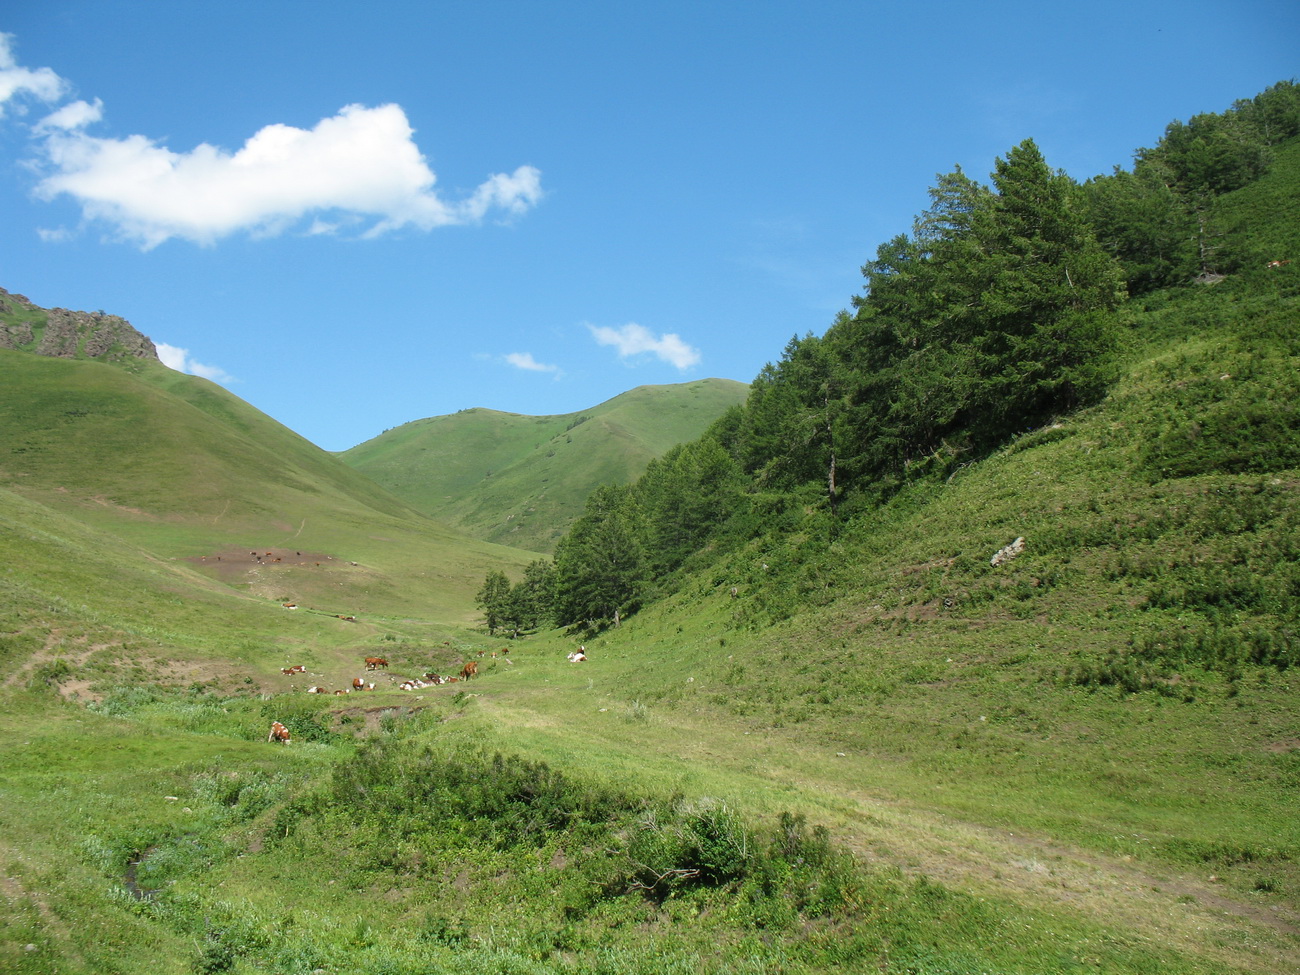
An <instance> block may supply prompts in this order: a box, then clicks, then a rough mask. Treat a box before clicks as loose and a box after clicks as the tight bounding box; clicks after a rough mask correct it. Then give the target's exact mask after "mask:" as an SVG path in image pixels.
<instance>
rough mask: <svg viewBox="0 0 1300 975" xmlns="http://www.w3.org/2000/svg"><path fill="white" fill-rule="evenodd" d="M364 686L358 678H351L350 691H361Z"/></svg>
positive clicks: (363, 682)
mask: <svg viewBox="0 0 1300 975" xmlns="http://www.w3.org/2000/svg"><path fill="white" fill-rule="evenodd" d="M365 686H366V682H365V681H363V680H362V679H361V678H360V677H353V678H352V689H353V690H354V691H359V690H361V689H362V688H363V687H365Z"/></svg>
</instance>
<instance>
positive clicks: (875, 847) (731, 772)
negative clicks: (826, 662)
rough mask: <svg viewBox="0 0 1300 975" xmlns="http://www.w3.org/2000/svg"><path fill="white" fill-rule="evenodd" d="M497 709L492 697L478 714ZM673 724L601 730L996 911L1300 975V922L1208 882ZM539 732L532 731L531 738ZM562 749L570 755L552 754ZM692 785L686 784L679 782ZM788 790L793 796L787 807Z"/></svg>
mask: <svg viewBox="0 0 1300 975" xmlns="http://www.w3.org/2000/svg"><path fill="white" fill-rule="evenodd" d="M482 703H483V706H485V707H488V708H492V707H493V702H492V701H491V699H490V695H488V697H487V698H486V699H485V700H484V701H483V702H482ZM521 703H522V702H520V701H518V700H517V699H515V700H512V701H511V702H510V705H509V709H508V710H507V709H501V710H500V711H498V710H496V709H493V711H492V714H493V717H494V718H499V719H500V720H501V721H503V722H504V723H505V724H518V723H520V722H521V721H522V722H523V723H526V724H529V725H530V726H532V727H534V728H535V729H536V730H538V731H541V732H543V733H544V734H545V736H546V737H552V736H554V737H556V738H558V739H563V740H564V742H565V744H566V745H572V744H573V742H572V741H570V740H569V739H570V738H571V737H573V738H575V739H576V738H581V737H583V736H585V735H589V734H591V730H590V729H587V730H585V731H583V732H571V731H570V729H569V728H568V727H566V726H565V725H564V724H562V723H561V724H557V723H556V722H555V721H554V720H553V718H552V717H551V716H550V715H547V714H544V713H540V712H524V711H521V710H519V708H520V704H521ZM682 718H683V716H682V715H681V714H678V713H675V714H673V715H672V719H671V720H672V721H673V723H674V724H675V725H676V727H675V728H674V729H673V731H672V733H665V732H664V731H663V729H659V728H656V730H655V733H654V734H651V735H647V734H644V733H641V732H638V731H637V728H636V726H635V725H634V724H630V723H627V722H623V721H611V722H609V723H608V724H606V725H603V726H602V727H601V732H600V733H601V738H602V740H603V741H604V742H605V743H606V745H607V746H608V745H613V746H614V747H615V748H618V749H620V750H624V749H625V750H626V753H627V755H628V759H629V764H630V765H631V764H635V763H636V762H645V761H646V760H647V759H651V752H650V750H651V749H654V750H655V754H654V756H653V759H652V760H653V761H654V762H655V763H658V764H659V765H661V767H662V766H671V765H672V764H673V763H674V762H678V763H680V764H681V766H682V768H683V773H682V778H683V780H686V779H689V778H690V777H696V778H699V777H701V776H707V781H708V782H709V784H710V787H716V786H718V785H719V784H722V783H723V782H726V783H727V785H728V788H729V790H730V791H732V792H734V793H735V794H738V795H754V796H758V797H761V799H762V801H763V802H766V803H767V804H768V805H769V808H777V809H779V808H783V807H784V808H790V807H791V806H795V805H798V806H800V807H801V808H802V807H803V806H804V805H805V804H807V805H811V806H813V807H815V808H817V809H819V810H821V812H820V814H818V815H816V816H814V814H813V813H809V819H820V820H821V821H822V822H823V823H824V824H825V825H827V826H828V827H829V828H830V829H831V831H832V835H833V836H834V837H835V838H836V839H837V840H838V841H839V842H841V843H844V844H846V845H847V846H848V847H849V848H850V849H852V850H853V851H854V853H855V854H857V855H858V856H859V857H860V858H861V859H863V860H864V861H867V862H870V863H877V864H882V865H889V866H893V867H897V868H899V869H900V870H902V871H903V872H904V873H905V874H908V875H912V876H925V877H927V878H929V879H931V880H934V881H936V882H938V883H941V884H943V885H944V886H946V887H948V888H950V889H953V890H958V891H963V892H965V893H967V894H970V895H972V896H980V897H996V898H999V899H1003V900H1007V901H1010V902H1013V903H1015V904H1018V905H1020V906H1022V907H1024V908H1026V909H1028V910H1032V911H1035V912H1040V913H1042V912H1046V913H1047V914H1049V915H1054V914H1056V913H1058V912H1060V913H1061V914H1062V915H1065V916H1074V917H1079V918H1082V919H1084V920H1086V921H1089V922H1092V923H1096V924H1099V925H1102V926H1104V927H1106V928H1109V929H1110V930H1111V931H1112V932H1116V933H1117V934H1119V935H1122V936H1124V937H1128V938H1131V939H1132V940H1133V941H1134V942H1138V943H1144V944H1147V945H1149V946H1150V947H1151V948H1153V949H1156V950H1173V951H1176V952H1178V953H1181V954H1184V955H1187V956H1190V957H1202V958H1207V959H1212V960H1213V961H1215V962H1217V963H1219V964H1222V965H1225V966H1228V967H1234V968H1238V969H1241V970H1243V971H1251V972H1259V973H1261V975H1277V973H1282V972H1300V916H1298V915H1297V913H1296V912H1295V911H1294V910H1293V909H1288V908H1287V907H1285V906H1276V905H1274V904H1268V903H1251V902H1250V901H1248V900H1246V899H1244V898H1243V896H1241V895H1240V894H1237V893H1236V892H1234V891H1230V890H1228V889H1226V888H1225V887H1223V886H1220V885H1218V884H1216V883H1214V882H1212V881H1211V880H1210V879H1209V876H1208V874H1207V875H1206V876H1200V877H1198V876H1196V875H1193V874H1191V873H1188V872H1186V871H1181V870H1179V869H1178V868H1176V867H1174V866H1172V865H1165V864H1160V863H1150V862H1138V861H1135V860H1133V859H1131V858H1127V857H1116V856H1107V855H1105V854H1102V853H1098V852H1096V851H1092V850H1086V849H1082V848H1079V847H1077V846H1074V845H1072V844H1068V843H1063V842H1061V841H1059V840H1056V839H1054V838H1052V837H1049V836H1044V835H1035V834H1030V833H1024V832H1020V831H1017V832H1011V831H1008V830H1005V829H997V828H994V827H990V826H987V825H983V824H979V823H974V822H970V821H966V820H963V819H959V818H956V817H954V816H951V815H948V814H945V813H943V812H940V811H937V810H935V809H931V808H925V807H923V806H920V805H919V804H917V803H916V802H915V801H913V800H909V799H908V798H906V797H902V796H899V795H894V794H891V793H889V792H888V791H886V790H884V789H881V790H880V791H877V792H870V791H866V790H864V789H862V788H861V786H860V785H858V784H855V783H862V782H864V781H865V782H870V781H873V779H874V778H875V776H873V774H872V767H871V765H870V760H869V759H866V758H863V759H855V758H848V757H834V756H832V757H831V758H830V759H829V760H828V756H827V755H826V754H825V753H824V752H818V753H815V754H814V753H812V752H804V753H800V752H799V751H798V749H797V747H796V746H795V745H794V744H792V743H791V742H789V741H783V742H782V743H781V745H780V747H779V749H773V748H770V747H769V743H768V740H767V738H766V736H759V735H753V736H747V735H744V734H743V732H737V733H736V734H735V736H734V737H733V736H730V735H726V736H725V740H723V739H722V738H720V737H719V733H718V729H717V727H716V726H715V727H705V726H703V725H701V726H699V727H694V726H692V725H691V724H690V723H689V719H687V720H686V721H684V722H683V721H682V720H681V719H682ZM533 722H536V724H533ZM560 747H561V748H563V747H565V746H564V745H561V746H560ZM688 769H689V770H690V771H687V770H688ZM792 790H793V793H794V794H792Z"/></svg>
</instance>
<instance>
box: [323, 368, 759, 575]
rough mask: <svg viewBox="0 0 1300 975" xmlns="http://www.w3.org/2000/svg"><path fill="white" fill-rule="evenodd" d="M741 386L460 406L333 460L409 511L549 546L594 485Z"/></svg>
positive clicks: (628, 471) (492, 537)
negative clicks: (572, 401)
mask: <svg viewBox="0 0 1300 975" xmlns="http://www.w3.org/2000/svg"><path fill="white" fill-rule="evenodd" d="M746 390H747V387H746V386H745V385H744V384H743V383H738V382H734V381H732V380H728V379H702V380H698V381H696V382H691V383H682V384H680V385H673V386H639V387H637V388H636V389H633V390H630V391H629V392H626V393H623V394H622V395H620V396H616V397H614V398H613V399H611V400H609V401H607V402H605V403H601V404H600V405H598V406H594V407H592V408H591V409H588V410H583V411H581V412H579V413H569V414H564V415H561V416H521V415H519V414H516V413H500V412H497V411H495V410H486V409H473V410H462V411H461V412H459V413H454V414H452V415H450V416H438V417H431V418H429V419H424V420H414V421H412V422H411V423H406V424H403V425H402V426H400V427H396V428H394V429H392V430H388V431H386V432H385V433H383V434H381V435H380V436H378V437H375V438H374V439H373V440H368V441H366V442H365V443H363V444H360V445H358V446H356V447H353V448H352V449H351V450H348V451H345V452H343V453H341V454H339V455H338V456H339V457H340V458H341V459H342V460H343V461H345V462H346V463H348V464H349V465H351V466H352V467H354V468H356V469H357V470H358V471H360V472H362V473H363V474H365V475H367V476H368V477H370V478H372V479H373V480H374V481H375V482H376V483H378V484H382V485H383V486H384V487H385V488H387V489H388V490H389V491H391V492H392V493H393V494H395V495H396V496H398V497H400V498H401V499H402V500H404V501H406V502H407V503H408V504H410V505H411V506H412V507H414V508H416V509H418V510H419V511H422V512H424V513H425V514H427V515H430V516H432V517H434V518H436V519H438V520H439V521H444V522H446V523H448V524H450V525H452V526H454V527H456V528H458V529H460V530H462V531H464V532H467V533H468V534H470V535H473V536H474V537H476V538H482V539H485V540H487V541H493V542H498V543H500V544H503V545H510V546H512V547H514V548H523V549H529V550H531V551H534V552H543V553H549V552H550V551H551V550H552V549H553V548H554V547H555V543H556V541H557V540H558V539H559V538H560V536H561V535H563V534H564V532H565V531H566V530H567V529H568V527H569V525H570V524H571V523H572V522H573V520H574V519H575V518H577V517H578V516H579V515H580V514H582V508H583V503H584V501H585V500H586V498H587V495H588V494H590V493H591V490H592V489H593V488H594V487H596V486H597V485H599V484H605V483H617V484H624V483H627V482H628V481H631V480H633V479H634V478H636V477H637V476H639V475H640V474H641V473H642V472H643V471H644V470H645V467H646V465H647V464H648V463H649V462H650V461H651V460H652V459H654V458H655V457H657V456H659V455H661V454H663V452H664V451H666V450H667V449H668V448H670V447H672V446H673V445H675V444H678V443H682V442H683V441H686V440H693V439H694V438H695V437H698V436H699V435H700V434H701V433H703V432H704V430H705V429H706V428H707V427H708V426H709V424H711V423H712V422H713V421H714V420H716V419H717V418H718V417H719V416H720V415H721V414H722V413H723V412H724V411H725V410H727V408H729V407H731V406H734V405H736V404H738V403H740V402H742V401H743V400H744V397H745V393H746Z"/></svg>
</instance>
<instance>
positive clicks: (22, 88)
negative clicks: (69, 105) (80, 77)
mask: <svg viewBox="0 0 1300 975" xmlns="http://www.w3.org/2000/svg"><path fill="white" fill-rule="evenodd" d="M13 39H14V36H13V34H4V33H0V116H3V115H4V113H5V106H6V105H7V104H8V103H9V102H10V101H13V100H14V99H15V98H16V97H17V96H18V95H20V94H24V93H26V94H30V95H34V96H35V97H36V98H39V99H40V100H41V101H43V102H56V101H58V100H59V99H60V98H63V97H64V95H65V94H66V93H67V91H68V83H67V82H66V81H64V80H63V79H62V78H60V77H59V76H58V75H57V74H55V73H54V72H53V71H52V70H50V69H49V68H37V69H36V70H35V71H33V70H31V69H30V68H21V67H19V66H18V62H17V61H15V60H14V55H13V47H12V42H13ZM14 107H15V108H17V110H18V111H19V112H21V111H23V106H22V105H21V104H18V103H16V104H15V106H14Z"/></svg>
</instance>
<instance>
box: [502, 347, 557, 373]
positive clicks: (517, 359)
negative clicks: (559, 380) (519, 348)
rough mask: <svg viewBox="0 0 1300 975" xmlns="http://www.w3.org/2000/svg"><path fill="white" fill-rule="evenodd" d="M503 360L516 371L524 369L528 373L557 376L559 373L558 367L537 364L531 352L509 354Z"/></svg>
mask: <svg viewBox="0 0 1300 975" xmlns="http://www.w3.org/2000/svg"><path fill="white" fill-rule="evenodd" d="M505 360H506V362H508V363H510V365H512V366H514V367H515V368H516V369H524V370H526V371H528V372H552V373H555V374H556V375H557V376H558V375H559V373H560V367H559V366H551V365H547V364H546V363H544V362H538V361H537V360H536V359H534V358H533V354H532V353H531V352H511V353H509V354H508V355H507V356H505Z"/></svg>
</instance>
